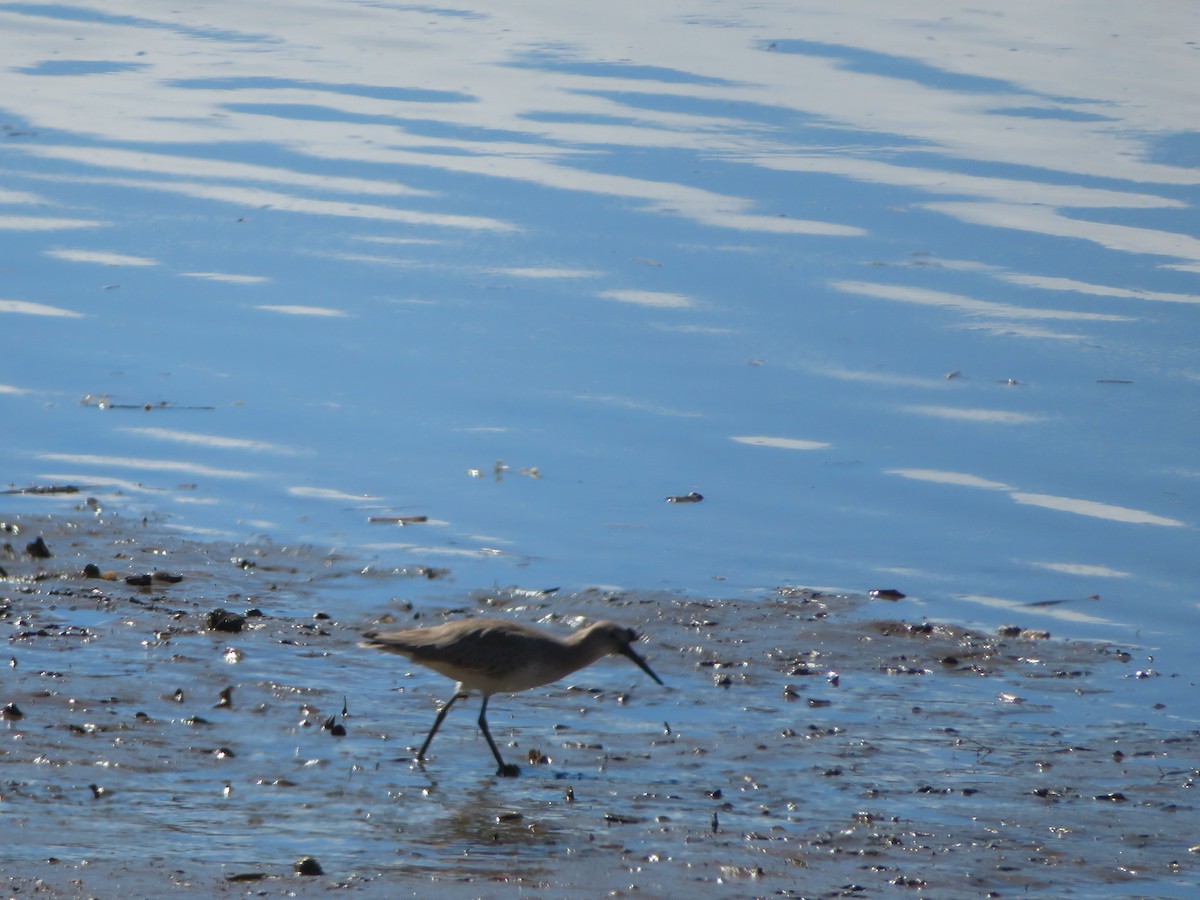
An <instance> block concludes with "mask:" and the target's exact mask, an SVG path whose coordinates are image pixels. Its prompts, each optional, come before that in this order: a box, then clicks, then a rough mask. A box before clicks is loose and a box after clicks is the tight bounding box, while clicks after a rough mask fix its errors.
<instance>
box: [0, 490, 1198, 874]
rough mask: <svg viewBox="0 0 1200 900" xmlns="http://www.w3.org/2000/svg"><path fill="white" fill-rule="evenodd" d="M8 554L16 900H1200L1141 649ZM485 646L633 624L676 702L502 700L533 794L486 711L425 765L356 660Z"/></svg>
mask: <svg viewBox="0 0 1200 900" xmlns="http://www.w3.org/2000/svg"><path fill="white" fill-rule="evenodd" d="M0 520H3V521H4V522H5V531H4V533H3V534H2V535H0V537H2V538H3V540H2V541H0V544H3V545H4V546H3V547H2V548H0V566H2V567H3V569H4V576H3V578H2V579H0V635H2V636H3V639H4V641H5V648H4V650H5V652H4V653H3V655H2V657H0V662H2V663H3V670H2V671H3V676H2V681H0V707H2V713H0V715H2V718H0V823H2V828H3V849H2V851H0V853H2V855H0V886H2V887H3V888H4V889H5V890H6V891H7V892H8V893H9V894H10V895H12V896H27V895H38V894H39V893H41V894H51V895H63V896H74V895H78V896H98V897H106V896H113V895H116V894H122V893H123V894H127V895H132V896H162V895H195V896H206V895H214V894H220V895H231V896H237V895H247V896H315V895H321V894H326V893H330V892H334V891H336V892H341V893H347V892H349V893H352V894H357V895H361V896H406V895H408V896H428V895H429V894H430V893H432V892H434V891H437V892H438V894H439V895H445V896H450V897H475V896H541V897H556V896H600V895H611V896H659V897H671V896H680V895H681V892H685V891H686V892H687V894H688V895H690V896H712V897H759V896H761V897H770V896H783V897H787V896H793V897H838V896H847V897H873V896H888V897H894V896H913V897H916V896H921V897H964V896H994V897H1017V896H1028V895H1031V894H1032V895H1038V896H1113V897H1118V896H1151V897H1185V896H1190V895H1191V892H1192V891H1193V890H1194V885H1195V884H1196V883H1197V880H1198V879H1200V856H1198V855H1197V845H1200V815H1198V814H1197V808H1196V783H1197V779H1198V778H1200V733H1198V732H1197V731H1196V729H1195V725H1194V716H1192V717H1191V718H1188V717H1187V716H1182V715H1176V714H1174V713H1173V711H1172V710H1171V709H1170V708H1169V706H1168V707H1167V708H1164V707H1163V704H1161V703H1157V702H1155V698H1156V695H1154V694H1153V693H1151V692H1150V691H1149V690H1148V688H1149V687H1151V686H1152V685H1153V684H1154V683H1155V681H1156V679H1157V678H1158V677H1161V675H1162V674H1163V673H1159V672H1156V671H1155V670H1154V669H1153V666H1152V664H1151V663H1149V662H1148V661H1147V660H1146V658H1145V654H1144V652H1142V651H1140V650H1139V649H1138V648H1137V647H1135V646H1132V645H1126V646H1119V645H1116V644H1110V643H1096V642H1083V641H1075V640H1070V639H1064V638H1061V637H1059V636H1057V635H1055V636H1052V637H1050V636H1046V635H1045V634H1044V633H1041V632H1037V631H1032V630H1025V629H1022V628H1021V624H1022V623H1020V622H1014V623H1013V626H1014V627H1012V628H1010V629H1004V630H1003V631H1001V632H996V633H983V632H981V631H977V630H971V629H968V628H964V627H960V626H957V625H954V624H948V623H943V622H926V621H924V620H923V619H922V618H921V616H920V610H919V608H917V607H915V606H914V605H912V604H911V603H909V602H907V601H905V600H903V599H901V600H898V601H896V602H892V601H888V600H881V599H872V598H871V597H869V596H867V595H866V594H862V595H850V594H837V593H825V592H820V591H815V590H811V589H807V588H804V587H799V586H789V587H781V588H780V589H779V590H778V591H776V592H774V593H771V594H769V595H766V596H762V597H755V598H748V599H746V598H742V599H736V600H711V599H697V598H690V597H684V596H676V595H672V594H666V593H653V594H640V593H637V592H632V591H630V592H626V591H614V590H598V589H597V590H584V591H579V592H555V593H544V592H540V591H537V590H529V591H523V590H517V589H503V590H477V589H474V588H475V586H464V585H458V584H455V583H454V582H453V579H452V575H450V574H448V573H444V572H438V573H435V574H437V575H438V576H439V577H437V578H430V577H429V575H430V571H431V570H421V568H420V567H419V566H405V567H399V568H394V569H389V568H381V567H380V566H379V564H378V561H372V560H364V559H356V558H354V557H353V555H352V554H347V553H332V552H327V551H324V550H320V549H313V548H303V547H301V548H289V547H280V546H276V545H273V544H271V543H269V542H267V541H263V542H261V543H256V544H248V545H235V544H230V543H222V542H219V541H213V542H207V543H206V542H199V541H194V540H188V539H185V538H182V537H180V536H179V535H177V534H173V533H172V532H171V531H170V530H169V529H168V528H166V527H162V526H158V525H155V524H153V523H145V522H142V521H126V520H122V519H121V518H119V517H111V518H105V517H101V516H97V515H96V514H95V512H94V511H93V510H89V509H87V508H86V507H83V508H81V509H80V510H79V514H78V515H77V516H74V517H72V516H71V515H69V514H61V515H56V516H53V517H30V516H8V517H6V516H3V515H0ZM39 538H40V539H41V545H40V546H39V545H38V539H39ZM43 550H44V551H45V553H48V554H50V555H48V556H47V555H45V554H44V553H43V552H42V551H43ZM478 613H481V614H486V615H495V616H506V617H513V618H515V619H518V620H520V621H523V622H528V623H531V624H541V625H542V626H544V627H546V628H547V629H550V630H558V631H561V632H566V631H568V630H569V629H571V628H573V627H576V626H578V625H579V624H580V623H581V622H584V621H588V620H594V619H598V618H610V619H613V620H616V621H618V622H621V623H622V624H626V625H630V626H633V627H635V628H637V629H639V630H640V631H642V632H644V634H645V635H646V641H645V642H644V643H642V644H641V645H640V646H639V651H640V652H642V653H643V654H644V655H645V656H646V657H647V658H648V659H649V661H650V662H651V664H652V665H653V666H654V668H655V670H656V671H657V672H658V674H659V675H661V676H662V678H663V680H664V681H665V682H666V683H667V687H666V688H660V687H659V686H657V685H655V684H653V683H651V682H650V681H649V680H648V679H646V678H645V677H644V676H643V675H642V673H641V672H639V671H637V670H636V669H635V668H634V667H633V666H629V665H627V664H625V663H624V662H622V661H619V660H618V661H608V662H601V663H598V664H596V665H594V666H592V667H591V668H588V669H585V670H583V671H581V672H579V673H576V675H574V676H572V677H571V678H568V679H566V680H565V681H563V682H560V683H558V684H556V685H551V686H549V687H547V688H543V689H537V690H533V691H530V692H527V693H525V694H521V695H518V696H515V697H506V696H497V697H496V698H494V699H493V702H492V704H491V707H490V708H489V722H490V724H491V728H492V732H493V734H494V736H495V737H496V740H497V742H498V743H499V744H500V746H501V749H502V750H503V751H504V753H505V756H506V757H508V758H510V759H513V760H520V761H521V764H522V770H523V772H522V775H521V777H519V778H499V777H496V775H495V774H494V762H493V761H492V759H491V756H490V754H489V752H488V750H487V747H486V744H485V743H484V742H483V739H482V736H481V735H480V734H479V732H478V729H477V727H476V724H475V717H476V715H477V711H478V700H477V699H472V700H471V701H469V702H465V703H462V704H460V706H461V707H462V708H461V709H460V708H458V707H456V708H455V710H454V711H453V712H452V713H451V714H450V716H449V717H448V718H447V720H446V722H445V724H444V726H443V728H442V730H441V731H440V732H439V734H438V737H437V740H436V741H435V742H434V744H433V746H432V748H431V755H430V759H429V760H428V761H427V763H426V764H425V765H424V766H419V765H416V764H414V763H413V762H412V753H413V749H414V748H415V747H416V746H417V745H419V744H420V742H421V740H422V739H423V738H424V736H425V734H426V732H427V731H428V728H429V726H430V724H431V723H432V720H433V716H434V713H435V710H436V708H437V704H438V703H440V702H442V701H444V700H445V699H447V698H448V697H449V696H450V693H451V692H452V690H453V686H452V685H451V683H450V682H448V681H447V680H446V679H444V678H442V677H440V676H438V675H436V674H434V673H430V672H426V671H425V670H422V669H420V668H419V667H416V666H414V665H412V664H409V663H407V662H406V661H405V660H403V659H400V658H398V657H394V656H389V655H385V654H380V653H373V652H371V651H369V650H364V649H362V648H360V647H358V646H357V641H358V640H359V637H360V634H361V632H362V631H364V630H367V629H369V628H372V627H377V626H378V625H379V624H380V623H381V622H383V623H387V624H389V625H390V626H393V627H405V626H407V625H410V624H415V625H420V624H425V623H429V624H433V623H436V622H440V621H443V620H444V619H445V618H447V617H450V618H453V617H455V616H461V615H466V614H478ZM1189 715H1190V713H1189ZM306 858H310V859H311V860H312V861H313V862H306V863H301V861H302V860H304V859H306ZM318 872H319V874H317V873H318ZM306 873H308V874H306Z"/></svg>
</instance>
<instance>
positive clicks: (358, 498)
mask: <svg viewBox="0 0 1200 900" xmlns="http://www.w3.org/2000/svg"><path fill="white" fill-rule="evenodd" d="M287 492H288V493H289V494H291V495H292V496H293V497H306V498H308V499H311V500H337V501H340V502H343V503H369V502H377V501H379V500H380V499H381V498H379V497H373V496H371V495H370V494H348V493H346V492H345V491H339V490H335V489H333V488H318V487H306V486H297V487H290V488H288V489H287Z"/></svg>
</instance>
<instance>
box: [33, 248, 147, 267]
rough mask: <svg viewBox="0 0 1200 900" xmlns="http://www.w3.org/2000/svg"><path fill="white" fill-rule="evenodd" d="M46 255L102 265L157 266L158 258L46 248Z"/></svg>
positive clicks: (100, 251)
mask: <svg viewBox="0 0 1200 900" xmlns="http://www.w3.org/2000/svg"><path fill="white" fill-rule="evenodd" d="M46 255H47V256H53V257H55V258H56V259H65V260H66V261H67V262H82V263H97V264H99V265H102V266H134V267H140V266H157V265H158V264H159V263H158V260H156V259H149V258H148V257H145V256H129V255H127V254H124V253H108V252H106V251H104V250H66V249H64V250H47V251H46Z"/></svg>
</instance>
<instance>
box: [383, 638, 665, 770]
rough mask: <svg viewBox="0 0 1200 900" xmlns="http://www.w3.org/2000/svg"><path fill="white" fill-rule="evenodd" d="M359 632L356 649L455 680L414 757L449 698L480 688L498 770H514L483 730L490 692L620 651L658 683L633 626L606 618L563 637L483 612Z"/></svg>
mask: <svg viewBox="0 0 1200 900" xmlns="http://www.w3.org/2000/svg"><path fill="white" fill-rule="evenodd" d="M363 636H364V637H365V638H366V640H365V641H363V642H362V643H361V644H360V645H359V646H361V647H373V648H375V649H377V650H386V651H387V652H389V653H398V654H400V655H401V656H407V657H408V658H409V659H411V660H412V661H413V662H415V663H420V664H421V665H423V666H427V667H428V668H430V669H433V670H434V671H435V672H439V673H441V674H442V675H445V676H446V677H447V678H453V679H454V680H455V681H457V682H458V688H457V690H456V691H455V692H454V696H452V697H451V698H450V699H449V700H448V701H447V702H446V704H445V705H444V706H443V707H442V708H441V710H440V711H439V712H438V714H437V718H436V719H434V721H433V727H432V728H431V729H429V735H428V736H427V737H426V738H425V743H423V744H422V745H421V749H420V750H418V751H417V759H418V760H424V759H425V751H426V750H428V749H429V744H430V742H431V741H432V740H433V736H434V735H435V734H437V730H438V728H440V727H441V724H442V720H443V719H444V718H446V713H448V712H449V711H450V707H451V706H453V705H454V702H455V701H456V700H459V699H461V698H463V697H466V696H467V695H468V694H469V693H470V692H471V691H478V692H479V693H480V694H482V695H483V706H482V708H481V709H480V710H479V727H480V728H481V729H483V736H484V737H485V738H486V739H487V742H488V746H489V747H491V748H492V755H493V756H494V757H496V762H497V763H499V765H500V768H499V769H498V770H497V773H496V774H498V775H510V776H511V775H517V774H519V773H520V769H518V768H517V767H516V766H513V765H509V764H507V763H505V762H504V759H503V758H502V757H501V756H500V751H499V750H498V749H497V748H496V742H495V741H493V740H492V735H491V732H490V731H488V725H487V707H488V700H489V699H490V698H491V696H492V694H514V693H516V692H518V691H527V690H529V689H530V688H535V687H539V686H540V685H543V684H550V682H552V681H558V679H560V678H563V677H565V676H567V675H570V674H571V673H572V672H575V671H578V670H579V669H582V668H583V667H584V666H590V665H591V664H592V663H594V662H595V661H596V660H598V659H601V658H602V657H605V656H608V655H610V654H618V653H619V654H620V655H622V656H627V657H629V659H631V660H633V661H634V662H635V663H637V664H638V666H639V667H640V668H641V669H642V671H644V672H645V673H646V674H647V675H649V676H650V677H651V678H653V679H654V680H655V681H657V682H658V683H659V684H662V679H660V678H659V677H658V676H657V675H655V674H654V671H653V670H652V669H651V668H650V666H649V664H647V662H646V661H645V660H644V659H642V657H641V656H640V655H639V654H638V653H637V651H636V650H634V649H633V647H632V646H631V645H632V644H633V642H634V641H636V640H637V639H638V635H637V632H635V631H634V630H633V629H631V628H623V627H621V626H620V625H615V624H613V623H612V622H596V623H595V624H594V625H589V626H588V627H587V628H581V629H580V630H579V631H576V632H575V633H574V634H572V635H570V636H568V637H565V638H558V637H555V636H554V635H552V634H547V633H546V632H544V631H539V630H538V629H536V628H530V627H529V626H528V625H521V624H519V623H517V622H509V621H505V620H503V619H486V618H471V619H460V620H458V621H455V622H447V623H446V624H444V625H437V626H435V627H433V628H408V629H405V630H404V631H389V632H384V633H382V634H378V633H375V632H368V633H367V634H365V635H363Z"/></svg>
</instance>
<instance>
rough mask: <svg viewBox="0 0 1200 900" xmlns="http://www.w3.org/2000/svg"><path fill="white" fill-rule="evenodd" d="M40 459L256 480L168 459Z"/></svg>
mask: <svg viewBox="0 0 1200 900" xmlns="http://www.w3.org/2000/svg"><path fill="white" fill-rule="evenodd" d="M38 458H39V459H50V460H54V461H56V462H66V463H74V464H75V465H81V466H102V467H105V468H114V469H145V470H146V471H148V472H182V473H184V474H187V475H203V476H208V477H211V478H255V477H257V476H256V474H255V473H254V472H245V471H240V470H237V469H218V468H214V467H213V466H206V465H202V464H200V463H188V462H177V461H175V460H168V459H135V458H129V457H120V456H97V455H93V454H89V453H42V454H39V457H38Z"/></svg>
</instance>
